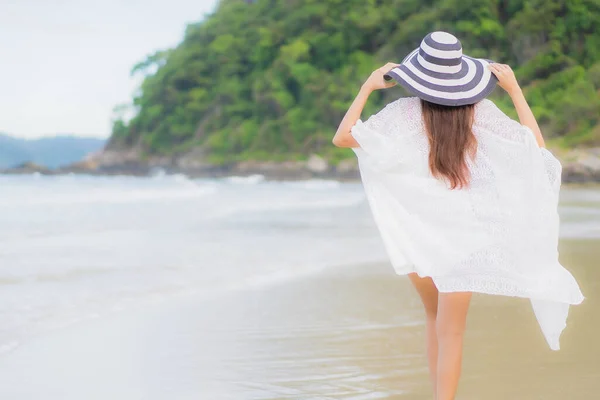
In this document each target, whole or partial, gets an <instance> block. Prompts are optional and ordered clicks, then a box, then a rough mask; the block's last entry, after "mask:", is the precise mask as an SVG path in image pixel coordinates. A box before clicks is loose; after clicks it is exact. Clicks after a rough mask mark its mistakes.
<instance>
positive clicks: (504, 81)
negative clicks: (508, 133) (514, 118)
mask: <svg viewBox="0 0 600 400" xmlns="http://www.w3.org/2000/svg"><path fill="white" fill-rule="evenodd" d="M489 68H490V70H491V71H492V72H493V73H494V75H496V77H497V78H498V85H500V87H501V88H503V89H504V90H506V92H507V93H508V95H509V96H510V98H511V100H512V101H513V104H514V105H515V109H516V110H517V114H518V115H519V121H520V122H521V124H522V125H525V126H526V127H528V128H529V129H531V131H532V132H533V134H534V135H535V140H536V141H537V144H538V146H540V147H545V143H544V137H543V136H542V131H541V130H540V127H539V126H538V123H537V121H536V119H535V116H534V115H533V112H532V111H531V108H529V104H527V100H526V99H525V96H524V95H523V91H522V90H521V87H520V86H519V83H518V82H517V78H515V73H514V72H513V70H512V69H511V68H510V67H509V66H508V65H505V64H490V65H489Z"/></svg>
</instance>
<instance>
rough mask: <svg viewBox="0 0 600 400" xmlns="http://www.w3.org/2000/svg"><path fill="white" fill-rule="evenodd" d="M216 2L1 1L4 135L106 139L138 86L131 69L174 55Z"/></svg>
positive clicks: (0, 85)
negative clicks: (170, 51) (116, 111)
mask: <svg viewBox="0 0 600 400" xmlns="http://www.w3.org/2000/svg"><path fill="white" fill-rule="evenodd" d="M216 3H217V0H168V1H167V0H102V1H92V0H52V1H49V0H0V132H5V133H8V134H11V135H15V136H20V137H28V138H33V137H39V136H51V135H55V134H76V135H85V136H96V137H106V136H108V135H109V131H110V119H111V114H112V109H113V107H114V106H115V105H117V104H121V103H127V102H129V101H130V100H131V94H132V93H133V91H134V89H135V88H136V87H137V85H138V84H139V80H134V79H132V78H130V76H129V72H130V70H131V68H132V67H133V65H135V64H136V63H137V62H138V61H141V60H143V59H144V58H145V56H146V55H147V54H150V53H153V52H154V51H156V50H159V49H164V48H168V47H172V46H174V45H176V44H177V43H178V42H179V41H180V40H181V39H182V37H183V32H184V30H185V26H186V24H187V23H188V22H195V21H198V20H200V19H202V17H203V16H204V14H206V13H209V12H212V11H213V9H214V7H215V4H216Z"/></svg>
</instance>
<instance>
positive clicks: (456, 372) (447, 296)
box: [436, 292, 472, 400]
mask: <svg viewBox="0 0 600 400" xmlns="http://www.w3.org/2000/svg"><path fill="white" fill-rule="evenodd" d="M471 294H472V293H471V292H456V293H440V294H439V298H438V312H437V322H436V331H437V339H438V362H437V397H436V400H454V396H455V395H456V389H457V388H458V379H459V378H460V369H461V362H462V349H463V334H464V332H465V326H466V322H467V311H468V310H469V303H470V301H471Z"/></svg>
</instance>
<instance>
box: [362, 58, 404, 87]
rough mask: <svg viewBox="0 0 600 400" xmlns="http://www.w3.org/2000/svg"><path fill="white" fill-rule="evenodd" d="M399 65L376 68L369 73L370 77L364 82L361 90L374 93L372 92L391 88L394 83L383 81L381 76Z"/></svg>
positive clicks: (389, 64)
mask: <svg viewBox="0 0 600 400" xmlns="http://www.w3.org/2000/svg"><path fill="white" fill-rule="evenodd" d="M399 65H400V64H395V63H387V64H385V65H384V66H383V67H381V68H377V69H376V70H375V71H373V72H372V73H371V76H369V78H368V79H367V80H366V81H365V83H364V84H363V88H365V89H367V90H370V91H374V90H379V89H387V88H391V87H392V86H396V82H395V81H393V80H391V81H386V80H385V79H383V76H384V75H385V74H387V73H388V72H390V71H391V70H392V69H394V68H396V67H397V66H399Z"/></svg>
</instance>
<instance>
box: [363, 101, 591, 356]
mask: <svg viewBox="0 0 600 400" xmlns="http://www.w3.org/2000/svg"><path fill="white" fill-rule="evenodd" d="M473 133H474V134H475V136H476V138H477V141H478V148H477V155H476V157H475V159H474V160H472V161H471V160H469V162H468V165H469V169H470V171H471V180H470V186H469V187H468V188H467V189H455V190H450V189H449V187H448V185H447V183H445V182H444V181H442V180H438V179H436V178H434V177H433V176H432V175H431V173H430V170H429V167H428V153H429V144H428V140H427V136H426V133H425V128H424V123H423V120H422V116H421V103H420V100H419V99H418V98H416V97H411V98H401V99H399V100H396V101H394V102H392V103H390V104H388V105H387V106H386V107H385V108H384V109H382V110H381V111H380V112H379V113H377V114H376V115H373V116H371V117H370V118H369V119H368V120H367V121H366V122H362V121H360V120H359V121H358V122H357V123H356V125H355V126H354V127H353V128H352V136H353V137H354V138H355V139H356V141H357V142H358V143H359V144H360V147H359V148H354V149H353V150H354V151H355V153H356V155H357V157H358V161H359V168H360V173H361V178H362V182H363V186H364V189H365V192H366V195H367V199H368V201H369V205H370V207H371V211H372V214H373V217H374V219H375V222H376V224H377V227H378V228H379V232H380V233H381V237H382V240H383V243H384V245H385V248H386V250H387V253H388V255H389V258H390V261H391V263H392V265H393V267H394V270H395V271H396V273H398V274H401V275H403V274H408V273H411V272H416V273H417V274H418V275H419V276H421V277H425V276H430V277H431V278H432V279H433V281H434V283H435V285H436V286H437V288H438V290H439V291H440V292H462V291H470V292H479V293H488V294H497V295H506V296H518V297H526V298H529V299H531V304H532V306H533V310H534V312H535V315H536V317H537V320H538V322H539V324H540V327H541V329H542V332H543V334H544V336H545V338H546V340H547V342H548V344H549V346H550V348H551V349H553V350H558V349H559V337H560V334H561V332H562V331H563V329H564V328H565V326H566V319H567V314H568V311H569V305H570V304H579V303H581V302H582V301H583V295H582V293H581V291H580V289H579V286H578V284H577V282H576V281H575V279H574V278H573V276H572V275H571V274H570V273H569V272H568V271H567V270H566V269H565V268H564V267H563V266H562V265H561V264H560V263H559V261H558V251H557V245H558V227H559V217H558V213H557V206H558V192H559V189H560V184H561V169H562V167H561V165H560V162H559V161H558V160H557V159H556V158H555V157H554V156H553V155H552V153H550V152H549V151H548V150H546V149H543V148H539V147H538V145H537V143H536V140H535V137H534V134H533V132H531V130H529V128H527V127H525V126H523V125H521V124H519V123H518V122H516V121H514V120H512V119H510V118H509V117H508V116H506V115H505V114H504V113H503V112H502V111H500V110H499V109H498V108H497V107H496V105H495V104H494V103H493V102H492V101H490V100H483V101H481V102H479V103H478V104H476V106H475V121H474V124H473Z"/></svg>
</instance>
